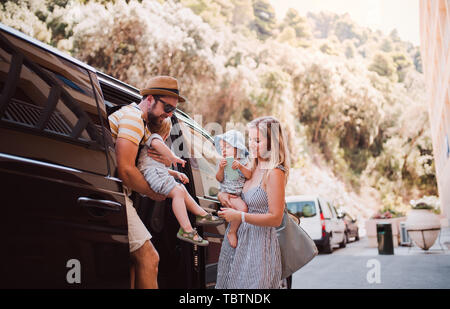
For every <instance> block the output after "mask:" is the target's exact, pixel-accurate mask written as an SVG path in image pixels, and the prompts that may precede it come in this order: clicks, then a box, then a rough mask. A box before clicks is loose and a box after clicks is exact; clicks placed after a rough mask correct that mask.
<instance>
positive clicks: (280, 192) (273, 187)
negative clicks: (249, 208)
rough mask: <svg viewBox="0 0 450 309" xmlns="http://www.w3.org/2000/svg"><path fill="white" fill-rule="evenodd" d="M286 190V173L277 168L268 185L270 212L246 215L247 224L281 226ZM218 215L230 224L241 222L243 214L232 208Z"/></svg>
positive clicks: (272, 172) (269, 175)
mask: <svg viewBox="0 0 450 309" xmlns="http://www.w3.org/2000/svg"><path fill="white" fill-rule="evenodd" d="M284 189H285V183H284V172H283V171H282V170H280V169H278V168H275V169H273V170H272V171H270V172H269V174H268V177H267V183H266V193H267V198H268V202H269V211H268V212H267V213H266V214H250V213H244V216H245V222H247V223H250V224H253V225H258V226H273V227H277V226H280V224H281V222H282V220H283V212H284V204H285V200H284V198H285V192H284ZM218 214H219V216H221V217H222V218H224V219H225V220H227V221H228V222H231V221H238V222H239V221H241V212H240V211H236V210H234V209H231V208H222V209H221V211H219V212H218Z"/></svg>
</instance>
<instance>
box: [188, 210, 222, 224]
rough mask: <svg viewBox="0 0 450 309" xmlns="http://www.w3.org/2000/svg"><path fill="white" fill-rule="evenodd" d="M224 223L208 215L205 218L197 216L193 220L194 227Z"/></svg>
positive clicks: (220, 219)
mask: <svg viewBox="0 0 450 309" xmlns="http://www.w3.org/2000/svg"><path fill="white" fill-rule="evenodd" d="M224 222H225V221H224V220H223V219H222V218H219V217H217V216H214V215H212V214H210V213H208V214H207V215H205V216H197V217H196V219H195V224H196V225H219V224H222V223H224Z"/></svg>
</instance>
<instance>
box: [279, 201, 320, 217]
mask: <svg viewBox="0 0 450 309" xmlns="http://www.w3.org/2000/svg"><path fill="white" fill-rule="evenodd" d="M286 207H287V209H288V210H289V212H291V213H292V214H294V215H296V216H297V217H299V218H301V217H305V218H310V217H314V216H315V215H316V214H317V211H316V203H314V201H301V202H288V203H286Z"/></svg>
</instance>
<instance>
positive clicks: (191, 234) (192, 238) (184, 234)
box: [177, 227, 209, 247]
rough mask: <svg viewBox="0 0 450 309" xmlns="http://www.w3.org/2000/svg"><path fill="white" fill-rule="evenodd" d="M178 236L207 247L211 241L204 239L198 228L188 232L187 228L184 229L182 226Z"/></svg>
mask: <svg viewBox="0 0 450 309" xmlns="http://www.w3.org/2000/svg"><path fill="white" fill-rule="evenodd" d="M177 238H178V239H181V240H184V241H187V242H190V243H191V244H194V245H197V246H201V247H206V246H207V245H209V242H208V241H207V240H205V239H203V238H202V237H201V236H200V235H198V233H197V230H196V229H193V231H192V232H189V233H188V232H186V231H185V230H183V228H182V227H180V229H179V230H178V233H177Z"/></svg>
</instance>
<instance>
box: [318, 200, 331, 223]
mask: <svg viewBox="0 0 450 309" xmlns="http://www.w3.org/2000/svg"><path fill="white" fill-rule="evenodd" d="M318 201H319V204H320V208H321V209H322V213H323V217H324V218H325V219H331V218H332V217H333V215H332V213H331V210H330V207H329V205H328V202H327V201H325V200H323V199H322V198H319V200H318Z"/></svg>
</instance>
